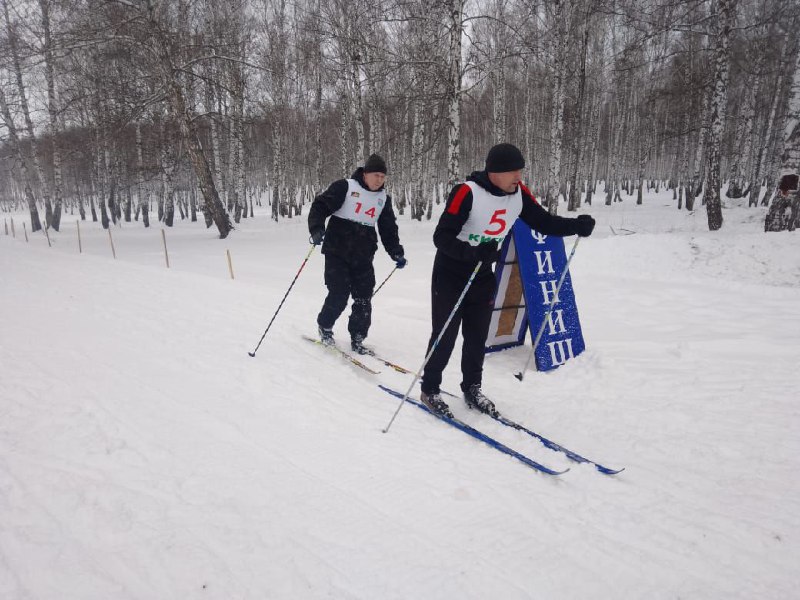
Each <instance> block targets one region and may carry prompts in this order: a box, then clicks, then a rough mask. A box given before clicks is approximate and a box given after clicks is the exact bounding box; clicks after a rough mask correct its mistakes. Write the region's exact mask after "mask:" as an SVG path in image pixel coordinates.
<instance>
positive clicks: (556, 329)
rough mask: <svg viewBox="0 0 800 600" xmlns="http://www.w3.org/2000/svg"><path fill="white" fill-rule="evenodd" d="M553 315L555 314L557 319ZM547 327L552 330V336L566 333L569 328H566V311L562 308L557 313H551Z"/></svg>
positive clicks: (548, 316)
mask: <svg viewBox="0 0 800 600" xmlns="http://www.w3.org/2000/svg"><path fill="white" fill-rule="evenodd" d="M553 314H555V319H554V318H553ZM547 326H548V327H549V329H550V335H555V334H557V333H564V332H566V331H567V328H566V327H564V311H563V310H561V309H560V308H559V309H558V310H557V311H555V313H553V312H552V311H551V312H550V313H549V314H548V315H547Z"/></svg>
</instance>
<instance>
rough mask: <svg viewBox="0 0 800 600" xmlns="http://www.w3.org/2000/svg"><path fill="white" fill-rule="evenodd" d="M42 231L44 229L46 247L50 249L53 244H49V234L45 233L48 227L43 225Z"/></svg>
mask: <svg viewBox="0 0 800 600" xmlns="http://www.w3.org/2000/svg"><path fill="white" fill-rule="evenodd" d="M42 229H44V235H45V237H46V238H47V247H48V248H52V247H53V244H51V243H50V233H49V232H48V231H47V230H48V229H49V227H48V226H47V225H45V226H44V227H42Z"/></svg>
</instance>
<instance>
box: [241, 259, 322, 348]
mask: <svg viewBox="0 0 800 600" xmlns="http://www.w3.org/2000/svg"><path fill="white" fill-rule="evenodd" d="M316 247H317V246H316V245H314V244H312V245H311V249H310V250H309V251H308V254H306V259H305V260H304V261H303V264H302V265H300V268H299V269H298V270H297V274H295V276H294V279H292V284H291V285H290V286H289V289H288V290H286V293H285V294H284V295H283V300H281V303H280V304H279V305H278V310H276V311H275V314H274V315H272V318H271V319H270V320H269V325H267V328H266V329H265V330H264V333H263V335H262V336H261V339H260V340H258V344H257V345H256V348H255V350H253V351H252V352H248V354H249V355H250V356H252V357H254V358H255V355H256V352H258V349H259V348H260V347H261V342H263V341H264V338H265V337H266V336H267V332H268V331H269V328H270V327H272V322H273V321H274V320H275V317H277V316H278V313H279V312H280V310H281V307H282V306H283V303H284V302H286V297H287V296H288V295H289V292H291V291H292V288H293V287H294V282H295V281H297V278H298V277H300V272H301V271H302V270H303V267H305V266H306V263H307V262H308V259H309V258H311V253H312V252H314V248H316Z"/></svg>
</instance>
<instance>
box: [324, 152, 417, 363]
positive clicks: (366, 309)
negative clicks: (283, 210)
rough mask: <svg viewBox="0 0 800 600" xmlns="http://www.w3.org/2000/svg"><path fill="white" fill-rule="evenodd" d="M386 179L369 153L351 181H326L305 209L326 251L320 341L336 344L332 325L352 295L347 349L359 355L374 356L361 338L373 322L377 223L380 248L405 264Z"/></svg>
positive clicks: (379, 162) (400, 265)
mask: <svg viewBox="0 0 800 600" xmlns="http://www.w3.org/2000/svg"><path fill="white" fill-rule="evenodd" d="M385 180H386V163H385V162H384V160H383V159H382V158H381V157H380V156H378V155H377V154H372V155H370V157H369V158H367V160H366V162H365V163H364V166H363V167H359V168H358V169H356V171H355V172H354V173H353V175H352V176H351V178H350V179H339V180H338V181H334V182H333V183H332V184H330V186H328V189H327V190H325V191H324V192H322V193H321V194H320V195H319V196H317V197H316V198H315V199H314V202H313V203H312V204H311V210H309V212H308V230H309V233H310V234H311V239H310V241H311V243H312V244H315V245H319V244H322V253H323V254H324V255H325V285H326V286H327V288H328V295H327V297H326V298H325V302H324V303H323V305H322V310H321V311H320V313H319V315H318V316H317V325H318V327H319V336H320V340H321V341H322V343H323V344H326V345H333V344H334V339H333V325H334V323H336V319H338V318H339V315H341V314H342V312H343V311H344V309H345V308H346V307H347V300H348V298H349V297H350V296H352V297H353V306H352V308H351V312H350V320H349V322H348V326H347V329H348V331H349V332H350V347H351V348H352V350H353V351H354V352H357V353H358V354H374V352H373V351H372V350H370V349H369V348H367V347H366V346H364V338H366V337H367V333H368V332H369V327H370V324H371V322H372V301H371V298H372V291H373V288H374V287H375V270H374V269H373V267H372V260H373V258H374V257H375V251H376V250H377V249H378V236H377V235H376V233H375V226H376V225H377V227H378V233H379V234H380V236H381V242H382V243H383V247H384V248H385V249H386V252H387V253H388V254H389V256H390V257H391V258H392V260H393V261H395V263H396V265H397V268H398V269H402V268H403V267H405V266H406V263H407V261H406V259H405V253H404V252H403V247H402V246H401V245H400V238H399V236H398V233H397V219H396V218H395V215H394V210H393V209H392V197H391V196H389V195H388V194H387V193H386V190H385V189H384V187H383V184H384V182H385ZM328 217H330V219H328ZM326 219H328V227H327V229H326V227H325V220H326Z"/></svg>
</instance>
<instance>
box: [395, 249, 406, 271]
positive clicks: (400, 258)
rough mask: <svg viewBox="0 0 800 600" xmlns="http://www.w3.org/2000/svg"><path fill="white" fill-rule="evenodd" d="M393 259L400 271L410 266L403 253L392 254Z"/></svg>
mask: <svg viewBox="0 0 800 600" xmlns="http://www.w3.org/2000/svg"><path fill="white" fill-rule="evenodd" d="M391 259H392V260H393V261H394V262H395V264H396V265H397V268H398V269H402V268H403V267H405V266H406V265H407V264H408V261H407V260H406V257H405V256H404V255H403V253H402V252H395V253H394V254H392V256H391Z"/></svg>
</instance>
